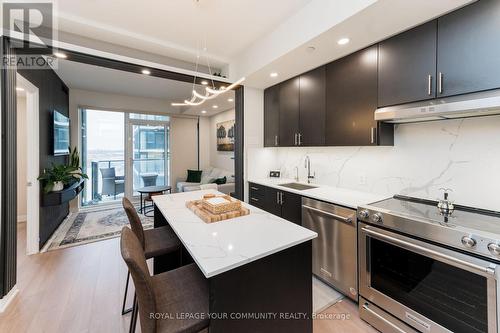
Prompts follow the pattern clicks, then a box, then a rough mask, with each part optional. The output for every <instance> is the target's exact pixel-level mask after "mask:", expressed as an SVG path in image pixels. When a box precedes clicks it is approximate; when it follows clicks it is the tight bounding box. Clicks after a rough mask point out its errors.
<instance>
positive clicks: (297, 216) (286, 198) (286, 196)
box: [281, 191, 302, 225]
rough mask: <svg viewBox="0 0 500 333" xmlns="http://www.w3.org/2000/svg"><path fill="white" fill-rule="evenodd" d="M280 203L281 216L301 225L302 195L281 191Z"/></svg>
mask: <svg viewBox="0 0 500 333" xmlns="http://www.w3.org/2000/svg"><path fill="white" fill-rule="evenodd" d="M281 192H282V193H283V196H282V200H283V201H282V203H281V217H282V218H284V219H285V220H288V221H290V222H293V223H295V224H298V225H302V196H300V195H298V194H295V193H290V192H283V191H281Z"/></svg>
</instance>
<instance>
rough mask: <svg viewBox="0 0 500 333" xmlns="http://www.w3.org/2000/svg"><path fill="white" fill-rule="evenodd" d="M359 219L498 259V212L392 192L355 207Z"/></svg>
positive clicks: (499, 233)
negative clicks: (449, 205)
mask: <svg viewBox="0 0 500 333" xmlns="http://www.w3.org/2000/svg"><path fill="white" fill-rule="evenodd" d="M358 218H359V220H360V221H362V222H365V223H370V224H374V225H378V226H381V227H385V228H388V229H393V230H396V231H400V232H402V233H405V234H408V235H412V236H415V237H418V238H422V239H427V240H431V241H434V242H437V243H440V244H443V245H447V246H452V247H455V248H458V249H460V250H464V251H467V252H472V253H476V254H479V255H482V256H487V257H490V258H494V259H496V260H500V212H496V211H491V210H484V209H478V208H473V207H467V206H461V205H455V206H454V209H452V210H450V211H449V212H447V211H442V210H440V209H439V208H438V202H437V201H432V200H425V199H419V198H413V197H407V196H401V195H396V196H394V197H392V198H389V199H385V200H381V201H377V202H374V203H372V204H370V205H367V206H363V207H360V208H358Z"/></svg>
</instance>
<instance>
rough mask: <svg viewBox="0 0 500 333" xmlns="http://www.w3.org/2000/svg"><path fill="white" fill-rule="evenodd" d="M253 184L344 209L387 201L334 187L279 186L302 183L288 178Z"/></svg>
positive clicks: (373, 195)
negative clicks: (298, 188)
mask: <svg viewBox="0 0 500 333" xmlns="http://www.w3.org/2000/svg"><path fill="white" fill-rule="evenodd" d="M249 182H251V183H255V184H260V185H264V186H269V187H274V188H277V189H280V190H283V191H286V192H291V193H296V194H300V195H302V196H304V197H308V198H312V199H317V200H322V201H326V202H329V203H333V204H337V205H341V206H344V207H349V208H354V209H357V208H358V206H362V205H366V204H369V203H372V202H375V201H379V200H383V199H387V196H386V195H379V194H373V193H366V192H360V191H354V190H349V189H345V188H340V187H332V186H326V185H320V184H307V185H311V186H316V187H315V188H313V189H309V190H301V191H300V190H295V189H292V188H289V187H284V186H280V185H279V184H286V183H301V184H306V183H303V182H296V181H295V180H293V179H286V178H264V179H252V180H249Z"/></svg>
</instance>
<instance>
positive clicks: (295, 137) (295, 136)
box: [293, 133, 297, 146]
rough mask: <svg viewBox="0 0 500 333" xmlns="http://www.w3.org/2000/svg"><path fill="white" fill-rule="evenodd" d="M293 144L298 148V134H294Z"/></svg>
mask: <svg viewBox="0 0 500 333" xmlns="http://www.w3.org/2000/svg"><path fill="white" fill-rule="evenodd" d="M293 144H294V145H295V146H296V145H297V133H295V134H294V141H293Z"/></svg>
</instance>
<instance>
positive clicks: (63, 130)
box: [54, 110, 69, 156]
mask: <svg viewBox="0 0 500 333" xmlns="http://www.w3.org/2000/svg"><path fill="white" fill-rule="evenodd" d="M68 154H69V118H68V117H66V116H65V115H63V114H62V113H59V112H57V111H55V110H54V155H56V156H57V155H68Z"/></svg>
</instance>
